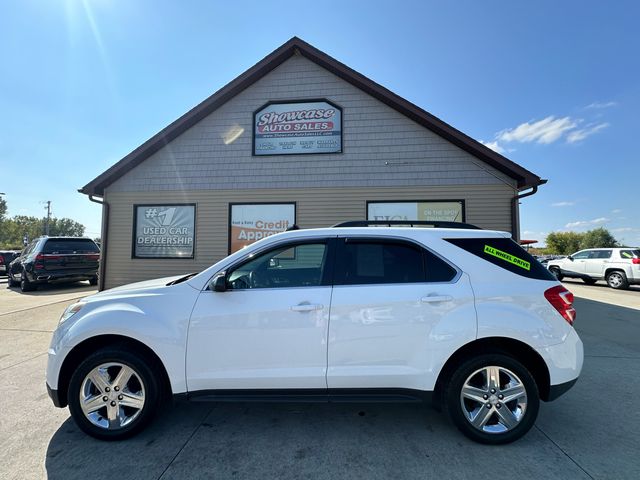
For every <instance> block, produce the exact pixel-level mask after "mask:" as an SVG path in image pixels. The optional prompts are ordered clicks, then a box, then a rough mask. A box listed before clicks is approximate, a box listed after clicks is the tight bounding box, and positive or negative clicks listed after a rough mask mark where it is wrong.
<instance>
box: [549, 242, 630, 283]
mask: <svg viewBox="0 0 640 480" xmlns="http://www.w3.org/2000/svg"><path fill="white" fill-rule="evenodd" d="M547 268H548V269H549V271H551V273H553V274H554V275H555V276H556V278H557V279H558V280H562V279H563V278H564V277H569V278H581V279H582V280H583V281H584V283H586V284H588V285H593V284H594V283H596V282H597V281H598V280H606V281H607V284H608V285H609V286H610V287H611V288H616V289H624V288H628V287H629V285H633V284H640V250H637V249H633V248H590V249H587V250H580V251H579V252H577V253H574V254H572V255H569V256H567V257H565V258H561V259H559V260H550V261H549V263H547Z"/></svg>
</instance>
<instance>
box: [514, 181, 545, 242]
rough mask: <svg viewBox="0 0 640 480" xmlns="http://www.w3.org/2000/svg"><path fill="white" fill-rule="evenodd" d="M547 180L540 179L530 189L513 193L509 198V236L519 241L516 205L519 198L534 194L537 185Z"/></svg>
mask: <svg viewBox="0 0 640 480" xmlns="http://www.w3.org/2000/svg"><path fill="white" fill-rule="evenodd" d="M547 181H548V180H546V179H541V180H540V183H539V184H538V185H534V186H533V187H531V190H530V191H528V192H526V193H521V194H520V195H514V196H513V198H512V199H511V237H512V238H513V239H514V240H515V241H516V242H519V241H520V215H519V209H518V205H519V203H520V200H521V199H523V198H526V197H530V196H531V195H534V194H535V193H536V192H537V191H538V186H540V185H544V184H545V183H547Z"/></svg>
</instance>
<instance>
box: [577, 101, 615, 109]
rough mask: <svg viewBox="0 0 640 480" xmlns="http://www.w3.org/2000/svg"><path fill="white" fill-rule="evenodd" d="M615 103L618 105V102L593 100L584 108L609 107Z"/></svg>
mask: <svg viewBox="0 0 640 480" xmlns="http://www.w3.org/2000/svg"><path fill="white" fill-rule="evenodd" d="M616 105H618V102H593V103H590V104H589V105H587V106H586V107H584V108H609V107H615V106H616Z"/></svg>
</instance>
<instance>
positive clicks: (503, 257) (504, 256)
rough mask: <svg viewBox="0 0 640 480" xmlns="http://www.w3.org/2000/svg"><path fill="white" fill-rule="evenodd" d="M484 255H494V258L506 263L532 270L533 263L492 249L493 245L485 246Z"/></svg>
mask: <svg viewBox="0 0 640 480" xmlns="http://www.w3.org/2000/svg"><path fill="white" fill-rule="evenodd" d="M484 253H487V254H489V255H493V256H494V257H497V258H499V259H501V260H504V261H505V262H509V263H512V264H514V265H515V266H517V267H520V268H524V269H525V270H531V263H529V262H527V261H526V260H523V259H521V258H518V257H516V256H514V255H511V254H510V253H507V252H503V251H502V250H498V249H497V248H495V247H492V246H491V245H485V246H484Z"/></svg>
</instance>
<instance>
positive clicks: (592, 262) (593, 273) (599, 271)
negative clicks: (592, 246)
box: [584, 250, 611, 278]
mask: <svg viewBox="0 0 640 480" xmlns="http://www.w3.org/2000/svg"><path fill="white" fill-rule="evenodd" d="M610 258H611V250H591V251H590V252H589V258H587V259H586V260H585V263H584V265H585V270H584V272H585V273H586V274H587V275H589V276H590V277H593V278H602V277H604V271H605V267H606V265H607V264H608V263H609V259H610Z"/></svg>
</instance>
